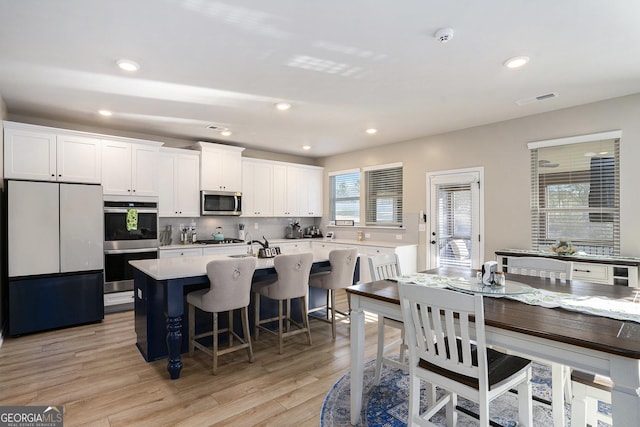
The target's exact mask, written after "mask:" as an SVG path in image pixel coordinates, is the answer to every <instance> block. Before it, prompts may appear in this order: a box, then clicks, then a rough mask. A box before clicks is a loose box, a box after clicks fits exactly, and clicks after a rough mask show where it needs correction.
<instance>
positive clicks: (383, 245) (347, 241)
mask: <svg viewBox="0 0 640 427" xmlns="http://www.w3.org/2000/svg"><path fill="white" fill-rule="evenodd" d="M268 240H269V245H271V246H277V245H278V244H281V243H296V242H315V243H338V244H341V245H354V246H377V247H381V248H398V247H401V246H416V245H417V243H406V242H402V241H397V242H381V241H372V240H363V241H361V242H359V241H357V240H352V239H332V240H326V239H324V238H306V239H268ZM244 245H246V243H225V244H223V245H221V244H203V243H195V244H188V245H166V246H160V250H165V249H192V248H210V247H214V248H220V247H224V248H228V247H233V246H244Z"/></svg>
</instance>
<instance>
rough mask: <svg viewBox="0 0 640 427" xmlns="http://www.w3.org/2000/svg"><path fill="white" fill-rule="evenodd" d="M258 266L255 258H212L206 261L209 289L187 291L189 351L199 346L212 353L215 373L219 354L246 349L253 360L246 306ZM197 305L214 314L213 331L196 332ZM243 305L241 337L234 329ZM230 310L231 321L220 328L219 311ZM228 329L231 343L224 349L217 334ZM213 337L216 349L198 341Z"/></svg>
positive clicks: (250, 359) (191, 352)
mask: <svg viewBox="0 0 640 427" xmlns="http://www.w3.org/2000/svg"><path fill="white" fill-rule="evenodd" d="M255 269H256V259H255V258H253V257H246V258H229V259H221V260H215V261H211V262H209V263H208V264H207V276H209V283H210V286H209V289H202V290H199V291H195V292H190V293H189V294H187V303H188V304H189V355H190V356H193V353H194V350H195V348H196V347H197V348H198V349H199V350H202V351H204V352H205V353H207V354H209V355H211V356H212V357H213V374H214V375H215V374H216V371H217V369H218V356H220V355H223V354H226V353H231V352H234V351H238V350H242V349H245V348H246V349H247V354H248V356H249V362H251V363H253V349H252V348H251V335H250V333H249V316H248V311H247V307H248V306H249V301H250V300H251V294H250V289H251V279H252V278H253V273H254V271H255ZM196 307H197V308H198V309H200V310H202V311H205V312H208V313H212V314H213V331H212V332H204V333H201V334H196V333H195V317H196V316H195V315H196V310H195V309H196ZM236 309H240V315H241V318H242V333H243V335H244V337H243V338H241V337H240V336H239V335H238V334H236V333H235V332H234V330H233V312H234V310H236ZM225 311H227V312H228V316H229V324H228V327H227V328H225V329H219V328H218V313H222V312H225ZM225 332H226V333H227V336H228V340H229V347H228V348H225V349H223V350H219V349H218V336H219V334H220V333H225ZM210 336H212V337H213V349H210V348H208V347H207V346H205V345H203V344H201V343H200V342H198V340H199V339H201V338H204V337H210ZM234 337H236V338H237V339H238V340H239V341H240V344H238V345H235V346H234V345H233V338H234Z"/></svg>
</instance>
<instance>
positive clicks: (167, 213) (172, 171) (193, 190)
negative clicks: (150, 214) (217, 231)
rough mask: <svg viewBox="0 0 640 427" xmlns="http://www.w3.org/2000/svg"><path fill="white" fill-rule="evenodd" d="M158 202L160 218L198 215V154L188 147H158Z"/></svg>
mask: <svg viewBox="0 0 640 427" xmlns="http://www.w3.org/2000/svg"><path fill="white" fill-rule="evenodd" d="M159 167H160V173H159V174H158V175H159V176H158V187H159V194H158V196H159V197H158V201H159V215H160V216H161V217H198V216H200V209H199V208H200V198H199V188H200V184H199V177H200V173H199V168H200V155H199V153H198V152H194V151H191V150H180V149H176V148H161V149H160V154H159Z"/></svg>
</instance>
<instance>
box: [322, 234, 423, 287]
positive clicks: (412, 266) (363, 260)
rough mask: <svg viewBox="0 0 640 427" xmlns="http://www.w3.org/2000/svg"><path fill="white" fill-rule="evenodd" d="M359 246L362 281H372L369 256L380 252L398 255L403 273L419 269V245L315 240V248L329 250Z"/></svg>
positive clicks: (410, 272)
mask: <svg viewBox="0 0 640 427" xmlns="http://www.w3.org/2000/svg"><path fill="white" fill-rule="evenodd" d="M354 246H355V247H357V248H358V256H359V257H360V283H367V282H370V281H371V272H370V270H369V257H371V256H375V255H378V254H383V253H386V254H393V253H395V254H396V255H397V256H398V262H399V263H400V271H401V272H402V274H412V273H415V272H416V271H417V264H418V246H417V245H402V246H395V247H393V246H370V245H363V244H359V243H337V242H326V241H314V242H313V250H314V251H316V250H319V251H327V253H328V252H329V251H331V250H333V249H339V248H348V247H354Z"/></svg>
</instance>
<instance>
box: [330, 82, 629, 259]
mask: <svg viewBox="0 0 640 427" xmlns="http://www.w3.org/2000/svg"><path fill="white" fill-rule="evenodd" d="M523 108H526V107H523ZM616 129H620V130H622V139H621V143H620V147H621V148H620V154H621V162H620V163H621V182H620V191H621V195H620V197H621V202H620V203H621V218H620V222H621V242H620V248H621V255H626V256H636V257H640V221H638V219H637V217H638V213H639V212H640V197H639V196H638V183H639V182H640V167H638V163H639V162H640V94H635V95H630V96H625V97H621V98H614V99H610V100H606V101H601V102H597V103H593V104H586V105H582V106H578V107H573V108H567V109H563V110H558V111H555V112H551V113H544V114H537V115H533V116H529V117H525V118H521V119H514V120H508V121H504V122H500V123H495V124H491V125H486V126H479V127H474V128H469V129H464V130H460V131H456V132H450V133H445V134H441V135H436V136H430V137H425V138H419V139H416V140H412V141H406V142H399V143H395V144H390V145H386V146H382V147H376V148H371V149H367V150H361V151H354V152H350V153H346V154H341V155H336V156H331V157H326V158H323V159H320V161H319V162H318V164H319V165H320V166H324V168H325V194H324V200H325V215H324V216H325V217H327V216H328V211H329V204H328V200H329V195H328V191H327V187H328V185H326V184H328V177H327V173H329V172H332V171H339V170H345V169H351V168H355V167H363V166H371V165H377V164H385V163H392V162H403V164H404V214H405V217H407V218H409V219H411V218H414V217H415V218H417V216H418V212H419V211H420V210H425V211H427V210H428V209H427V201H426V173H427V172H434V171H443V170H449V169H460V168H469V167H476V166H484V175H485V182H484V194H485V210H484V218H485V221H484V225H485V233H484V234H485V236H484V251H485V252H484V253H485V258H486V259H487V260H488V259H492V258H493V255H494V252H495V251H496V250H499V249H501V248H525V249H526V248H529V247H530V240H531V236H530V216H529V207H530V203H529V196H530V190H529V187H530V166H529V150H528V149H527V143H528V142H531V141H540V140H547V139H555V138H562V137H568V136H575V135H584V134H591V133H598V132H604V131H609V130H616ZM427 229H428V227H427ZM372 231H373V232H375V230H372ZM340 232H341V230H340V229H338V230H337V232H336V236H337V237H342V236H341V235H340ZM425 237H426V235H425V233H419V232H418V226H417V220H416V221H415V225H414V224H409V222H408V225H407V236H406V238H405V240H411V239H412V238H413V239H416V240H419V242H420V244H419V255H418V256H419V259H418V265H419V267H420V268H424V267H425V266H426V262H425V257H426V238H425Z"/></svg>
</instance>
